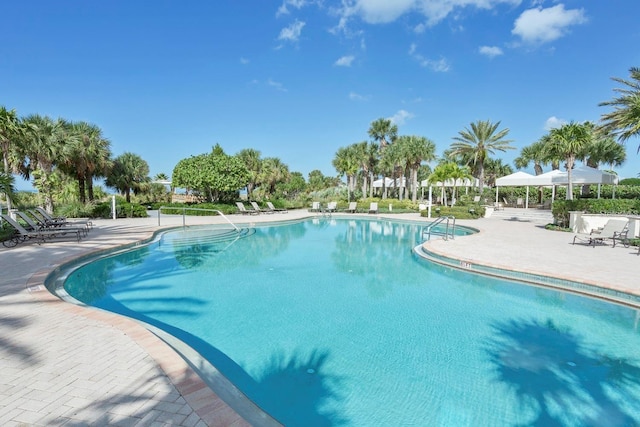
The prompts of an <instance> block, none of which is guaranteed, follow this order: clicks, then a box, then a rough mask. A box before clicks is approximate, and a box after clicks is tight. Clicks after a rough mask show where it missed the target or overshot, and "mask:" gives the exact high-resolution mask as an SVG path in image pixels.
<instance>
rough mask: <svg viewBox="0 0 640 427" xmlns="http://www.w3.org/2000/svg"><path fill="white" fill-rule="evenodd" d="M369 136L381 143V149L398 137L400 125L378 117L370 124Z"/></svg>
mask: <svg viewBox="0 0 640 427" xmlns="http://www.w3.org/2000/svg"><path fill="white" fill-rule="evenodd" d="M369 137H371V139H373V140H374V141H376V142H377V143H379V144H380V149H381V150H382V149H384V147H386V146H387V145H389V144H391V143H392V142H394V141H395V140H396V138H397V137H398V126H396V125H394V124H393V122H392V121H391V120H389V119H377V120H374V121H373V122H371V125H370V126H369Z"/></svg>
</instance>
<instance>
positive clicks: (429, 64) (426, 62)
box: [409, 43, 451, 73]
mask: <svg viewBox="0 0 640 427" xmlns="http://www.w3.org/2000/svg"><path fill="white" fill-rule="evenodd" d="M417 50H418V46H417V45H416V44H415V43H411V46H409V56H411V57H412V58H413V59H415V60H416V61H418V63H419V64H420V66H421V67H424V68H429V69H431V70H432V71H437V72H440V73H444V72H447V71H449V69H451V66H450V65H449V61H447V60H446V59H445V58H440V59H437V60H436V59H429V58H425V57H424V56H423V55H421V54H420V53H418V52H417Z"/></svg>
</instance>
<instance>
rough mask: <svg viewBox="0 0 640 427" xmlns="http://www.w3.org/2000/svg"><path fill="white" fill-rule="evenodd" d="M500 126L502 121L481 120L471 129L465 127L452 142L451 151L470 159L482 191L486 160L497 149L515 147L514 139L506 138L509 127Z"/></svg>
mask: <svg viewBox="0 0 640 427" xmlns="http://www.w3.org/2000/svg"><path fill="white" fill-rule="evenodd" d="M499 126H500V122H497V123H491V122H490V121H489V120H486V121H484V120H479V121H477V122H475V123H471V129H469V128H465V129H464V130H462V131H460V132H458V134H459V136H456V137H454V138H453V139H454V141H455V142H453V143H452V144H451V153H452V154H453V155H455V156H461V157H463V158H466V159H468V163H467V164H468V165H469V166H471V167H472V168H473V170H474V171H475V172H476V177H477V178H478V180H479V181H480V188H479V189H480V193H482V189H483V186H484V164H485V160H486V159H487V158H488V157H490V155H493V154H495V152H496V151H506V150H510V149H514V147H512V146H510V145H509V144H510V143H511V142H512V141H511V140H508V139H504V138H505V137H506V136H507V134H508V133H509V129H508V128H506V129H502V130H500V131H498V127H499Z"/></svg>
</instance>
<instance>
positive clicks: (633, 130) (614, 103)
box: [599, 67, 640, 152]
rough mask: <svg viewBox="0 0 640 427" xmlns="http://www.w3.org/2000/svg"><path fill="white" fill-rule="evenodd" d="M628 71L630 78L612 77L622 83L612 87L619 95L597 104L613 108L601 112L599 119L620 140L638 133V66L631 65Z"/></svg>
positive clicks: (639, 104)
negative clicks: (614, 87) (609, 110)
mask: <svg viewBox="0 0 640 427" xmlns="http://www.w3.org/2000/svg"><path fill="white" fill-rule="evenodd" d="M629 73H630V74H631V79H630V80H625V79H622V78H618V77H614V78H613V79H612V80H613V81H615V82H618V83H620V84H622V85H624V86H623V87H621V88H616V89H614V92H616V93H617V94H618V95H619V96H617V97H615V98H613V99H612V100H611V101H606V102H601V103H600V104H599V105H600V106H606V107H613V108H614V110H613V111H612V112H610V113H607V114H603V115H602V117H601V118H600V119H601V121H602V128H603V129H604V130H605V132H607V133H611V134H612V135H613V136H617V137H618V139H619V140H620V141H621V142H625V141H626V140H628V139H629V138H631V137H633V136H638V135H640V68H638V67H631V68H630V69H629ZM638 152H640V145H638Z"/></svg>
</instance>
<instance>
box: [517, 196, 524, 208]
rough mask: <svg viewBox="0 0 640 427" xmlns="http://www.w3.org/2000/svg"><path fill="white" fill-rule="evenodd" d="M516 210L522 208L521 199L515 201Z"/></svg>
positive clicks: (522, 201) (522, 202)
mask: <svg viewBox="0 0 640 427" xmlns="http://www.w3.org/2000/svg"><path fill="white" fill-rule="evenodd" d="M516 208H524V200H523V199H522V197H518V198H517V199H516Z"/></svg>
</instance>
